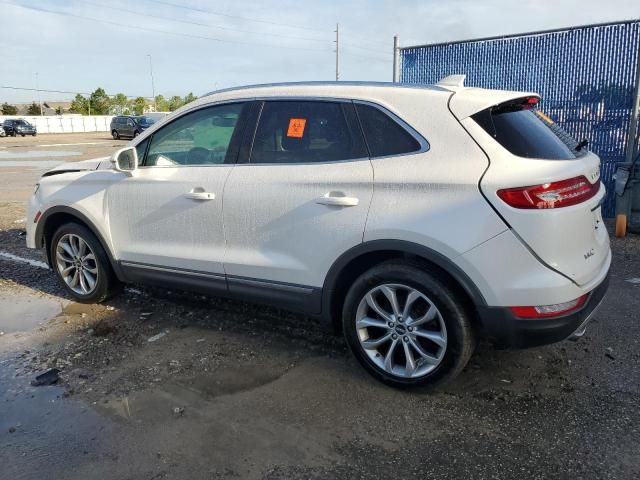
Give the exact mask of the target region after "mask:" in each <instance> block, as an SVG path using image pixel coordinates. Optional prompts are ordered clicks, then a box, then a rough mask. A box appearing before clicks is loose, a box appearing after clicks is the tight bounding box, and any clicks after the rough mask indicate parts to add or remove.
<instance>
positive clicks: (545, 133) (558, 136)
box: [472, 101, 587, 160]
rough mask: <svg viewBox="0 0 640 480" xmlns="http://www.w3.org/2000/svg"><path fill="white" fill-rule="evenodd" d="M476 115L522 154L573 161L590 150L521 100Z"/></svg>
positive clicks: (503, 142) (499, 139) (501, 141)
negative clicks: (525, 105)
mask: <svg viewBox="0 0 640 480" xmlns="http://www.w3.org/2000/svg"><path fill="white" fill-rule="evenodd" d="M472 118H473V119H474V120H475V121H476V122H477V123H478V124H479V125H480V126H481V127H482V128H483V129H484V130H485V131H486V132H487V133H488V134H489V135H491V136H492V137H493V138H494V139H495V140H496V141H497V142H498V143H499V144H500V145H502V146H503V147H504V148H506V149H507V150H509V152H511V153H513V154H514V155H517V156H519V157H525V158H543V159H547V160H572V159H574V158H577V157H578V156H581V155H584V154H585V153H586V151H587V149H586V148H585V146H584V145H583V146H582V147H580V146H579V144H578V142H576V141H575V140H574V139H573V137H571V136H570V135H569V134H568V133H567V132H565V131H564V130H563V129H562V128H561V127H560V126H558V125H557V124H556V123H554V122H553V121H552V120H551V119H550V118H549V117H547V116H546V115H544V114H543V113H542V112H540V111H537V110H532V109H529V108H523V104H522V102H521V101H519V102H517V103H510V104H503V105H499V106H497V107H492V108H490V109H487V110H483V111H482V112H479V113H476V114H475V115H473V117H472Z"/></svg>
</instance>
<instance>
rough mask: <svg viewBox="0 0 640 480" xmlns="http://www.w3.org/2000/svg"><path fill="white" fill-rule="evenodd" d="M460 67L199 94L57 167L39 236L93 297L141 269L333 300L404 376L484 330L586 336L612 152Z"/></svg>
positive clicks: (515, 341) (462, 355)
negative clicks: (435, 80) (99, 151)
mask: <svg viewBox="0 0 640 480" xmlns="http://www.w3.org/2000/svg"><path fill="white" fill-rule="evenodd" d="M462 83H463V82H462V79H461V78H459V77H457V76H456V77H448V78H447V79H445V80H444V81H442V82H440V83H439V84H438V85H436V86H433V87H417V86H403V85H395V84H376V83H342V82H341V83H306V84H280V85H265V86H253V87H245V88H236V89H230V90H225V91H219V92H215V93H213V94H210V95H207V96H204V97H202V98H200V99H199V100H197V101H196V102H193V103H191V104H189V105H187V106H185V107H183V108H182V109H180V110H179V111H177V112H175V113H173V114H172V115H170V116H168V117H166V118H165V119H163V120H162V121H160V122H158V123H156V124H155V125H153V126H152V127H151V128H149V129H148V130H146V131H145V132H144V133H142V134H141V135H140V136H139V137H138V138H136V139H134V140H133V141H132V143H131V146H130V147H127V148H125V149H123V150H120V151H118V152H116V153H115V154H114V156H113V157H112V159H111V161H109V160H108V159H104V160H102V161H100V160H95V161H86V162H77V163H68V164H65V165H63V166H62V167H59V168H57V169H55V170H53V171H50V172H47V173H46V174H45V175H44V176H43V178H42V179H41V180H40V183H39V186H38V187H36V192H35V194H34V195H33V198H32V199H31V203H30V205H29V215H28V217H29V220H28V222H27V224H28V232H27V243H28V246H29V247H32V248H44V249H45V250H46V254H47V258H48V261H49V264H50V265H51V266H52V268H53V269H54V270H55V272H56V274H57V275H58V277H59V278H60V279H61V281H62V283H63V284H64V286H65V287H66V288H67V290H68V291H69V293H70V295H71V296H72V297H74V298H75V299H76V300H78V301H81V302H100V301H102V300H104V299H105V298H107V297H108V296H109V295H110V294H111V293H112V292H114V291H115V290H116V287H117V286H118V285H119V284H120V283H121V282H139V283H149V284H156V285H161V286H166V287H168V288H169V287H170V288H183V289H188V290H195V291H200V292H206V293H212V294H220V295H224V296H229V297H233V298H237V299H241V300H247V301H255V302H262V303H266V304H271V305H277V306H279V307H284V308H287V309H290V310H295V311H299V312H303V313H305V314H308V315H312V316H320V317H322V318H324V319H326V320H327V321H329V322H332V323H333V325H335V326H339V327H341V329H342V330H343V332H344V335H345V337H346V340H347V342H348V344H349V346H350V347H351V349H352V350H353V353H354V354H355V356H356V357H357V359H358V360H359V361H360V362H361V363H362V365H363V366H364V367H365V368H366V369H367V370H368V371H369V372H370V373H371V374H373V375H374V376H375V377H376V378H378V379H380V380H382V381H384V382H386V383H389V384H391V385H394V386H412V385H425V384H429V385H433V384H436V383H440V382H441V381H443V380H446V379H448V378H452V377H453V376H455V375H456V374H457V373H459V372H460V371H461V370H462V368H463V367H464V366H465V364H466V362H467V361H468V359H469V357H470V355H471V354H472V352H473V349H474V346H475V345H476V340H477V339H478V338H480V337H484V338H488V339H490V340H492V341H493V342H495V343H499V344H502V345H507V346H512V347H525V346H533V345H541V344H546V343H551V342H556V341H560V340H563V339H565V338H567V337H569V336H571V335H580V334H582V333H583V332H584V328H585V324H586V322H587V320H588V319H589V317H590V316H591V315H592V313H593V311H594V310H595V308H596V307H597V306H598V304H599V303H600V302H601V300H602V298H603V296H604V294H605V291H606V288H607V274H608V271H609V265H610V262H611V253H610V249H609V237H608V235H607V230H606V229H605V226H604V225H603V223H602V217H601V213H600V204H601V202H602V200H603V198H604V195H605V189H604V187H603V186H602V184H601V183H600V180H599V178H600V170H599V165H600V162H599V159H598V157H597V156H596V155H594V154H593V153H591V152H589V151H587V150H586V149H585V148H584V146H585V145H584V142H581V143H579V144H578V143H576V142H575V141H574V140H572V139H571V138H569V137H568V136H567V135H566V134H564V133H563V132H562V131H561V130H560V129H559V127H557V125H555V124H553V122H552V121H551V120H549V119H548V117H546V116H545V115H544V114H542V113H541V112H538V111H537V110H536V108H535V106H536V103H537V102H538V96H537V95H536V94H534V93H524V92H508V91H496V90H483V89H478V88H465V87H464V86H463V85H462Z"/></svg>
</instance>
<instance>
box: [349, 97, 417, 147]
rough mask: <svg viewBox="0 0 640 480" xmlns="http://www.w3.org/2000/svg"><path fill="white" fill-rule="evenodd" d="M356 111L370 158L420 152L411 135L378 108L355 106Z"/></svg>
mask: <svg viewBox="0 0 640 480" xmlns="http://www.w3.org/2000/svg"><path fill="white" fill-rule="evenodd" d="M356 110H357V111H358V117H359V118H360V124H361V125H362V129H363V130H364V136H365V138H366V140H367V146H368V147H369V152H370V154H371V156H372V157H385V156H387V155H401V154H403V153H411V152H415V151H417V150H420V143H419V142H418V141H417V140H416V139H415V138H414V137H413V135H411V134H410V133H409V132H407V131H406V130H405V129H404V127H402V126H401V125H399V124H398V123H397V122H396V121H395V120H394V119H393V118H391V117H390V116H389V115H387V114H386V113H384V112H383V111H382V110H380V109H379V108H376V107H373V106H371V105H363V104H356Z"/></svg>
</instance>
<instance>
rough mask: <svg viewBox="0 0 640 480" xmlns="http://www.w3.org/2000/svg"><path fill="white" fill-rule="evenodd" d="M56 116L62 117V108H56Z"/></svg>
mask: <svg viewBox="0 0 640 480" xmlns="http://www.w3.org/2000/svg"><path fill="white" fill-rule="evenodd" d="M56 115H62V107H56Z"/></svg>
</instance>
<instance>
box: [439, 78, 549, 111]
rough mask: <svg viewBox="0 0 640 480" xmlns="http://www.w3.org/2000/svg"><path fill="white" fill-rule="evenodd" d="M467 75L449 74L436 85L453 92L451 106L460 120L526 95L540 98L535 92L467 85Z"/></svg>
mask: <svg viewBox="0 0 640 480" xmlns="http://www.w3.org/2000/svg"><path fill="white" fill-rule="evenodd" d="M465 78H466V75H449V76H448V77H445V78H443V79H442V80H440V81H439V82H438V83H437V84H436V85H437V86H439V87H441V88H444V89H446V90H449V91H451V92H453V96H452V97H451V100H450V101H449V108H450V109H451V112H452V113H453V114H454V115H455V116H456V118H457V119H458V120H463V119H465V118H467V117H470V116H471V115H473V114H475V113H478V112H481V111H482V110H486V109H487V108H491V107H495V106H496V105H500V104H501V103H505V102H510V101H512V100H517V99H519V98H524V97H537V98H540V95H538V94H537V93H535V92H514V91H510V90H490V89H488V88H475V87H465V86H464V80H465Z"/></svg>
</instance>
